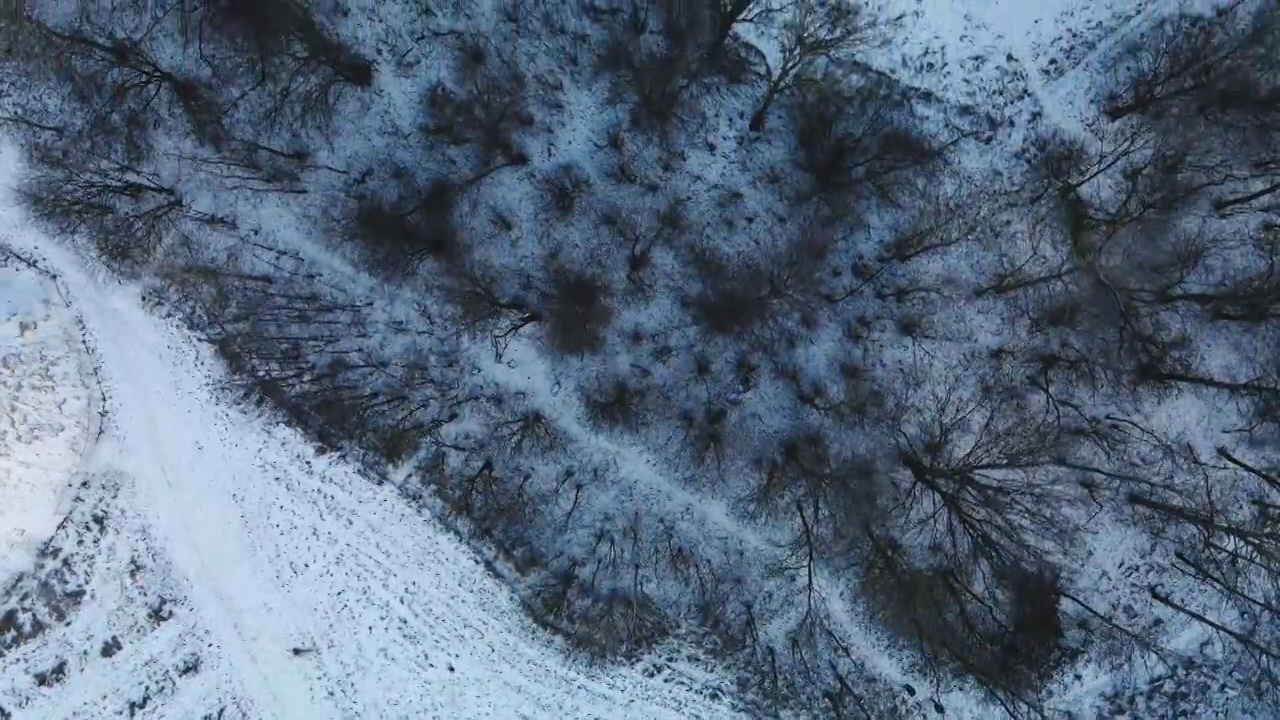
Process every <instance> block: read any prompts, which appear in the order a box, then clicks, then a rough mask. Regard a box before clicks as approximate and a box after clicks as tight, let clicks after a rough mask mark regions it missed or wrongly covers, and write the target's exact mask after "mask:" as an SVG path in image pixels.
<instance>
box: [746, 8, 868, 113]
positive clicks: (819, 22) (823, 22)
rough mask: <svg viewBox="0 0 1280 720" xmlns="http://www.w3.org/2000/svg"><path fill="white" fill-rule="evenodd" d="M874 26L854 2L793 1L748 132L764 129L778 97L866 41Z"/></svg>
mask: <svg viewBox="0 0 1280 720" xmlns="http://www.w3.org/2000/svg"><path fill="white" fill-rule="evenodd" d="M874 27H875V25H874V21H873V20H872V19H870V18H868V17H867V15H866V11H865V10H863V8H862V7H861V6H860V5H858V4H857V3H852V2H843V1H842V0H797V2H795V3H794V4H793V5H792V9H791V13H790V16H789V17H787V19H786V20H785V21H783V23H782V27H781V38H780V40H779V43H780V45H779V48H778V52H777V54H776V56H775V57H774V59H773V60H771V61H769V63H768V68H767V78H768V84H767V85H766V86H765V92H764V97H762V98H761V99H760V104H759V105H758V106H757V107H756V110H755V112H754V113H752V115H751V124H750V127H751V130H752V131H753V132H759V131H761V130H763V129H764V125H765V120H766V118H767V117H768V114H769V109H770V108H771V107H773V103H774V101H775V100H777V98H778V96H779V95H781V94H782V93H785V92H787V91H788V90H790V89H791V88H793V87H795V85H796V83H797V81H798V80H799V79H800V78H802V77H804V76H805V75H807V74H809V73H811V72H812V71H813V70H815V69H817V68H818V67H819V66H820V65H821V63H822V62H824V61H827V62H830V61H835V60H837V59H840V58H842V57H843V56H845V55H847V54H848V53H849V52H850V51H852V50H854V49H855V48H857V46H858V45H859V44H860V43H863V42H865V41H867V40H868V39H869V38H870V37H871V34H872V31H873V30H874Z"/></svg>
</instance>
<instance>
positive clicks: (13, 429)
mask: <svg viewBox="0 0 1280 720" xmlns="http://www.w3.org/2000/svg"><path fill="white" fill-rule="evenodd" d="M64 311H65V308H63V307H62V304H61V302H60V300H59V298H58V297H57V294H56V290H54V289H53V288H52V287H51V285H50V283H48V282H47V281H46V280H45V279H44V278H42V277H40V276H39V275H38V274H37V273H35V272H33V271H31V270H30V269H28V268H24V267H21V266H20V265H15V264H5V258H4V255H3V253H2V252H0V587H3V586H4V585H7V584H8V582H9V581H10V580H11V578H12V576H13V575H14V574H15V573H17V572H20V571H24V570H30V563H31V560H32V558H33V557H34V554H35V551H36V549H37V548H38V547H39V545H40V544H41V543H43V542H44V541H46V540H48V539H49V537H50V536H51V535H53V532H54V530H55V529H56V528H57V525H58V522H59V521H60V520H61V518H62V516H63V515H64V514H65V513H66V510H67V508H68V507H69V503H70V500H71V495H72V490H73V486H74V483H75V478H76V473H77V465H78V463H79V461H80V455H81V453H83V452H84V450H85V449H86V447H87V446H88V442H89V440H90V433H91V432H92V428H91V425H92V422H91V411H90V407H89V394H88V392H87V389H86V386H85V383H84V381H83V380H82V375H83V371H84V368H83V367H82V364H81V361H80V358H81V354H80V352H79V339H78V338H77V337H76V336H75V333H74V329H73V328H72V327H71V326H70V325H69V324H68V322H67V318H66V315H65V312H64Z"/></svg>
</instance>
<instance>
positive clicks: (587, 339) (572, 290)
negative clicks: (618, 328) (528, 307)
mask: <svg viewBox="0 0 1280 720" xmlns="http://www.w3.org/2000/svg"><path fill="white" fill-rule="evenodd" d="M610 295H611V293H610V290H609V287H608V285H606V284H605V283H604V282H603V281H602V280H600V279H599V278H598V277H595V276H593V275H590V274H587V273H584V272H581V271H579V270H575V269H570V268H567V267H564V266H558V267H556V268H555V269H554V271H553V274H552V279H551V287H550V290H549V292H548V293H547V297H546V300H545V305H546V309H545V310H544V312H543V313H542V319H543V322H544V324H545V330H546V337H547V343H548V345H549V346H550V347H551V349H552V350H554V351H555V352H557V353H562V354H565V355H581V354H583V353H589V352H593V351H595V350H598V349H600V347H601V346H602V345H603V344H604V338H605V333H606V331H607V330H608V329H609V323H610V322H611V321H612V320H613V306H612V304H611V297H610Z"/></svg>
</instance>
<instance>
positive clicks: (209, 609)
mask: <svg viewBox="0 0 1280 720" xmlns="http://www.w3.org/2000/svg"><path fill="white" fill-rule="evenodd" d="M9 160H10V163H8V164H11V162H12V158H9ZM0 213H3V215H2V219H0V247H3V248H6V249H10V250H15V251H17V252H19V253H21V254H22V255H23V256H25V257H28V258H32V259H34V260H36V261H37V262H38V263H39V264H40V265H41V266H42V267H43V268H45V269H46V270H48V271H49V272H50V273H52V274H54V275H56V277H57V279H58V283H57V284H58V286H59V287H60V288H61V289H62V291H63V292H66V293H67V297H68V299H69V300H70V307H71V308H72V310H73V311H74V312H78V313H80V315H81V317H82V318H83V322H84V329H85V333H86V337H87V339H88V344H89V345H90V346H91V347H92V348H93V349H94V353H95V355H96V358H97V361H98V363H99V367H98V370H99V372H100V377H101V382H102V385H103V390H104V391H105V394H106V396H107V407H106V410H107V412H106V418H107V419H106V422H105V424H104V427H103V433H102V437H101V439H100V440H99V441H98V442H97V443H96V444H94V445H93V446H92V447H91V448H88V450H87V452H86V454H85V455H84V457H83V460H82V462H81V466H80V468H79V471H78V473H79V475H78V476H79V477H83V478H84V479H85V484H84V487H83V489H82V490H81V491H80V494H79V497H78V499H77V502H76V506H75V508H74V510H73V511H72V513H71V517H70V518H68V521H67V523H66V526H65V527H64V528H63V531H62V532H60V533H58V536H57V537H56V538H55V539H54V540H53V541H52V542H51V543H50V545H49V547H48V548H46V549H45V552H44V553H43V554H42V562H41V563H40V567H39V568H38V569H37V571H36V572H35V573H34V575H32V576H27V577H24V578H23V579H22V580H21V581H20V582H19V583H18V586H17V588H16V589H15V590H16V592H15V593H14V595H15V597H16V598H17V604H16V605H14V606H11V607H8V608H7V607H2V606H0V717H6V718H8V717H10V716H12V717H14V718H40V719H42V720H45V719H52V718H73V717H75V718H102V717H120V716H140V717H169V718H200V717H216V718H223V719H224V720H229V719H230V718H253V719H254V720H258V719H265V718H305V719H307V720H312V719H316V718H338V717H343V718H347V717H376V718H396V717H403V718H422V717H432V718H450V719H453V718H604V717H637V718H639V717H644V718H723V717H732V716H734V715H735V713H734V711H733V710H732V709H731V708H730V707H728V706H726V705H725V704H723V703H721V702H718V701H716V700H715V699H714V698H716V697H718V696H719V694H718V693H717V691H716V690H715V679H714V678H712V677H708V676H704V675H703V674H702V673H700V672H699V671H697V670H695V669H694V668H693V667H692V666H689V665H684V664H682V663H678V662H661V663H658V662H651V663H648V664H645V665H642V666H639V667H634V668H628V669H623V670H611V671H608V672H606V671H600V670H596V669H593V668H591V667H587V666H584V665H580V664H577V663H576V662H574V661H571V660H567V659H565V657H564V656H563V655H562V654H561V653H559V652H558V650H557V649H556V647H555V644H554V643H553V641H552V640H551V639H549V638H548V637H546V636H545V635H542V634H540V633H538V632H536V631H535V630H534V629H533V628H531V626H530V625H529V623H528V622H527V621H526V620H525V619H524V618H523V616H522V614H521V612H520V610H519V608H518V607H517V606H516V604H515V602H514V600H513V598H512V597H511V595H510V593H508V592H507V591H506V590H505V589H504V588H503V587H502V586H501V585H499V583H498V582H497V581H496V580H494V579H493V578H492V577H491V576H490V575H489V573H488V572H487V571H486V570H485V569H484V568H483V567H482V565H481V564H480V563H479V562H478V561H477V560H476V559H475V558H474V557H473V555H472V554H471V553H470V552H469V551H468V550H466V549H465V548H464V547H463V546H462V544H461V543H460V542H459V541H458V540H456V539H455V538H454V537H453V536H451V535H450V534H449V533H448V532H446V531H445V530H443V529H442V528H440V527H438V526H437V525H435V524H434V523H433V522H432V521H431V520H429V519H426V518H424V517H423V516H422V515H421V514H420V513H419V512H418V511H417V510H416V509H414V508H412V507H410V506H409V505H408V504H407V503H406V502H405V501H403V500H402V499H401V498H400V496H399V495H397V494H396V493H395V492H394V491H393V490H391V489H390V487H388V486H377V485H375V484H373V483H371V482H370V481H369V479H368V478H366V477H363V476H361V474H360V473H358V472H357V471H356V470H354V469H353V468H351V467H350V466H348V465H346V464H344V463H343V462H342V461H340V460H337V459H334V458H324V457H318V456H317V455H316V454H315V453H314V452H313V451H312V450H311V448H310V446H309V445H308V443H307V442H306V441H305V440H304V439H303V438H302V437H300V436H299V435H298V434H297V433H294V432H292V431H290V430H287V429H285V428H283V427H281V426H280V425H279V424H277V423H275V422H273V421H271V420H267V419H264V418H260V417H253V416H250V415H247V414H246V413H245V412H244V411H243V410H240V409H235V408H233V407H230V406H229V405H228V404H227V403H225V402H223V401H222V400H221V399H220V395H219V392H218V390H217V388H218V387H219V383H218V380H219V376H220V371H219V369H218V367H217V366H216V365H215V364H214V362H213V361H212V360H211V358H210V357H209V355H208V353H207V351H206V349H205V348H203V347H202V346H201V345H200V344H199V343H197V342H196V341H194V340H193V339H192V338H190V337H187V336H185V335H184V334H183V333H182V332H181V331H179V330H176V329H174V327H172V326H171V325H170V324H169V323H167V322H166V321H164V320H161V319H158V318H156V317H154V316H153V315H152V314H150V313H149V311H148V309H147V308H146V307H144V305H143V304H142V302H141V301H140V299H139V297H138V291H137V290H136V289H135V288H132V287H129V286H126V285H120V284H117V283H116V282H114V281H111V280H106V279H103V278H102V277H100V276H98V275H97V274H95V273H94V272H92V271H90V270H88V269H86V268H85V267H84V266H83V265H82V264H81V262H80V261H79V260H78V259H77V258H76V257H74V256H73V255H71V254H68V253H67V252H64V251H62V250H61V249H59V248H58V247H57V246H56V245H55V244H53V243H51V242H49V241H48V240H47V239H44V238H41V237H39V236H37V235H35V234H33V233H31V232H30V231H29V230H28V229H26V225H27V222H26V220H24V218H23V216H22V213H21V212H20V211H18V210H16V209H14V208H13V206H12V203H11V202H5V204H4V205H3V208H0ZM0 272H3V274H0V280H3V282H4V283H5V284H4V287H5V289H6V292H5V298H6V300H5V304H4V305H2V306H0V307H3V308H4V310H5V315H6V317H8V316H10V315H12V314H15V313H14V311H15V310H17V311H19V313H20V315H21V317H24V318H35V319H36V320H37V321H39V322H40V327H39V328H37V329H38V330H39V333H38V334H36V335H34V336H33V338H32V339H30V341H29V342H28V343H27V344H26V345H22V344H21V341H20V340H19V339H18V338H16V337H14V338H9V337H7V336H6V337H5V338H4V343H5V345H4V346H3V347H4V351H5V354H6V358H8V357H10V356H13V357H17V358H18V359H19V362H11V361H9V360H6V365H5V370H4V372H5V373H6V375H5V376H4V380H3V388H4V392H5V396H4V397H5V402H6V406H5V407H6V409H8V408H13V409H14V411H16V412H17V413H18V414H17V415H16V416H15V417H16V419H17V422H12V423H11V422H9V421H8V420H6V427H5V428H3V430H2V431H0V432H3V433H4V434H3V435H0V438H3V439H4V441H5V443H6V445H5V446H4V453H3V455H4V459H3V460H2V461H0V473H3V474H0V479H3V486H2V487H3V495H2V496H0V501H2V502H3V503H4V506H3V509H0V517H3V518H4V523H5V526H4V527H5V528H6V535H5V543H6V548H7V547H8V545H9V544H10V543H11V542H12V540H11V538H12V535H13V532H12V531H11V530H10V529H9V527H10V526H9V523H10V522H14V523H15V524H14V526H13V527H14V528H16V529H17V530H18V532H19V533H20V534H21V535H22V537H23V539H24V540H26V541H27V542H24V543H23V544H24V546H26V547H29V546H30V541H31V540H32V539H35V538H41V537H44V536H47V535H49V534H50V531H51V530H52V526H51V524H52V523H54V522H55V521H56V519H57V510H58V509H59V508H58V506H59V504H60V502H61V500H62V499H63V497H64V493H63V492H62V489H63V486H64V484H65V482H66V481H67V479H68V478H70V477H72V476H73V475H76V472H77V471H76V463H77V458H78V453H79V452H80V450H81V444H80V443H82V442H83V439H84V438H85V430H86V428H87V427H88V425H87V424H86V423H87V420H85V419H84V418H85V417H86V409H87V408H88V406H89V404H88V401H87V397H88V393H87V392H86V390H85V389H84V387H83V385H81V381H82V379H83V378H84V377H86V375H84V374H80V373H79V372H78V371H77V362H78V357H79V353H78V349H77V348H76V345H75V342H74V341H73V340H72V338H70V337H68V335H67V333H66V332H65V331H66V324H65V323H63V324H62V325H59V322H58V314H57V313H54V312H53V311H52V309H51V308H52V307H53V306H54V302H53V301H52V299H51V296H52V294H53V293H55V292H56V291H55V290H53V289H52V288H49V287H47V286H46V285H45V284H44V283H41V282H40V281H38V279H37V278H36V276H35V275H34V274H32V273H30V272H25V273H19V272H17V271H14V270H12V269H6V270H4V271H0ZM11 324H13V323H12V321H11V319H6V320H5V324H4V325H3V326H2V327H3V328H4V329H5V332H6V333H7V332H8V330H9V329H10V328H9V326H10V325H11ZM15 391H16V392H15ZM15 432H16V433H17V435H16V436H15V434H14V433H15ZM15 448H24V451H22V452H15ZM33 469H38V472H37V473H36V474H34V475H33V474H31V472H30V471H32V470H33ZM33 479H34V480H33ZM33 482H34V483H35V485H33V484H32V483H33ZM21 483H25V484H21ZM10 518H15V519H17V518H21V521H16V520H10ZM5 557H6V559H5V563H6V564H5V566H4V567H5V568H6V569H13V563H14V562H15V560H11V559H10V558H9V554H8V552H6V556H5ZM13 608H16V609H13ZM10 610H12V612H11V614H2V613H4V612H6V611H10ZM73 610H74V612H73ZM68 616H69V617H68ZM64 620H65V622H60V621H64ZM55 623H57V625H56V626H55ZM36 637H38V638H39V642H23V640H24V639H26V640H30V639H34V638H36ZM15 640H16V642H15ZM7 645H12V647H9V648H6V646H7Z"/></svg>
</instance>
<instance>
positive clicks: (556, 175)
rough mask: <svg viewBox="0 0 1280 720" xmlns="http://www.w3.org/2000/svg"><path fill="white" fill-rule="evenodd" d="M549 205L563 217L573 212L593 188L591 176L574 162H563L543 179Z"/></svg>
mask: <svg viewBox="0 0 1280 720" xmlns="http://www.w3.org/2000/svg"><path fill="white" fill-rule="evenodd" d="M542 188H543V190H544V191H545V192H546V193H547V205H548V206H549V207H550V208H551V211H552V212H554V213H555V214H556V215H558V216H560V217H561V218H566V217H568V216H570V215H572V214H573V211H574V210H575V209H576V208H577V207H578V201H579V200H581V199H582V197H583V195H585V194H586V193H587V192H588V191H589V190H590V189H591V178H590V177H589V176H588V175H587V174H586V172H584V171H583V169H582V168H581V167H579V166H578V165H576V164H574V163H561V164H560V165H557V166H556V167H555V168H554V169H552V170H551V171H550V172H548V173H547V174H546V176H545V177H543V179H542Z"/></svg>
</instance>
